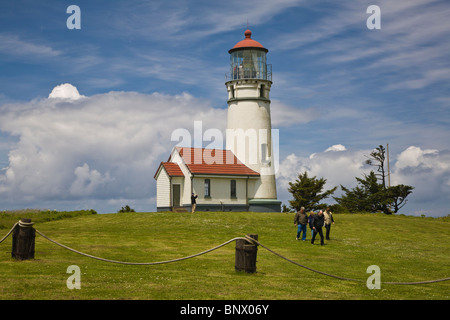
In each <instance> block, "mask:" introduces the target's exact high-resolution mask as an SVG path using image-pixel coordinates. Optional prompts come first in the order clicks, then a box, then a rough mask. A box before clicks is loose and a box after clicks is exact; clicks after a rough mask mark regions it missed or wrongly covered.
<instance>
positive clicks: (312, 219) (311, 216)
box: [308, 211, 315, 238]
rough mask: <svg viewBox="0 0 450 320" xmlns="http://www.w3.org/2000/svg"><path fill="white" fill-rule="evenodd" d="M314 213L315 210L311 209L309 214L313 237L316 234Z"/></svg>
mask: <svg viewBox="0 0 450 320" xmlns="http://www.w3.org/2000/svg"><path fill="white" fill-rule="evenodd" d="M314 215H315V213H314V211H311V212H310V213H309V216H308V224H309V228H310V229H311V238H312V236H313V235H314V224H313V223H314Z"/></svg>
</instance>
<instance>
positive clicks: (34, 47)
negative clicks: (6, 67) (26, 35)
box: [0, 33, 61, 58]
mask: <svg viewBox="0 0 450 320" xmlns="http://www.w3.org/2000/svg"><path fill="white" fill-rule="evenodd" d="M0 52H2V53H4V54H7V55H9V56H11V57H33V58H54V57H56V56H59V55H61V52H60V51H58V50H55V49H53V48H51V47H49V46H46V45H42V44H35V43H33V42H32V41H27V40H22V39H20V38H19V37H18V36H16V35H11V34H5V33H0Z"/></svg>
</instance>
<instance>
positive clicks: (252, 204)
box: [248, 199, 281, 212]
mask: <svg viewBox="0 0 450 320" xmlns="http://www.w3.org/2000/svg"><path fill="white" fill-rule="evenodd" d="M248 205H249V208H248V211H254V212H281V201H279V200H277V199H250V200H248Z"/></svg>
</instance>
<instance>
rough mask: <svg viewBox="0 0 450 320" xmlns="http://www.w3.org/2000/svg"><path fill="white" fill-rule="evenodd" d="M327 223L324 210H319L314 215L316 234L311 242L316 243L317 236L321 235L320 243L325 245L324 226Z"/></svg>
mask: <svg viewBox="0 0 450 320" xmlns="http://www.w3.org/2000/svg"><path fill="white" fill-rule="evenodd" d="M324 223H325V217H324V216H323V212H322V210H320V211H319V213H318V214H316V215H314V221H313V230H314V234H313V236H312V239H311V243H312V244H314V239H315V238H316V235H317V234H319V235H320V244H321V245H322V246H323V245H324V243H323V232H322V227H323V225H324Z"/></svg>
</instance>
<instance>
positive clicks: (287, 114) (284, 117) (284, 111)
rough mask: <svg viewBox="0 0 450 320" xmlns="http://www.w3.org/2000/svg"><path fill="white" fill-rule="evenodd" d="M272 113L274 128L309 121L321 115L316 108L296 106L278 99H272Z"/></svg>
mask: <svg viewBox="0 0 450 320" xmlns="http://www.w3.org/2000/svg"><path fill="white" fill-rule="evenodd" d="M270 113H271V118H272V127H273V128H279V127H286V126H291V125H295V124H297V125H298V124H304V123H308V122H311V121H313V120H315V119H317V118H318V117H319V115H320V112H319V111H318V109H316V108H312V107H311V108H307V109H299V108H294V107H291V106H289V105H287V104H284V103H282V102H280V101H278V100H273V101H272V103H271V107H270Z"/></svg>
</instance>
